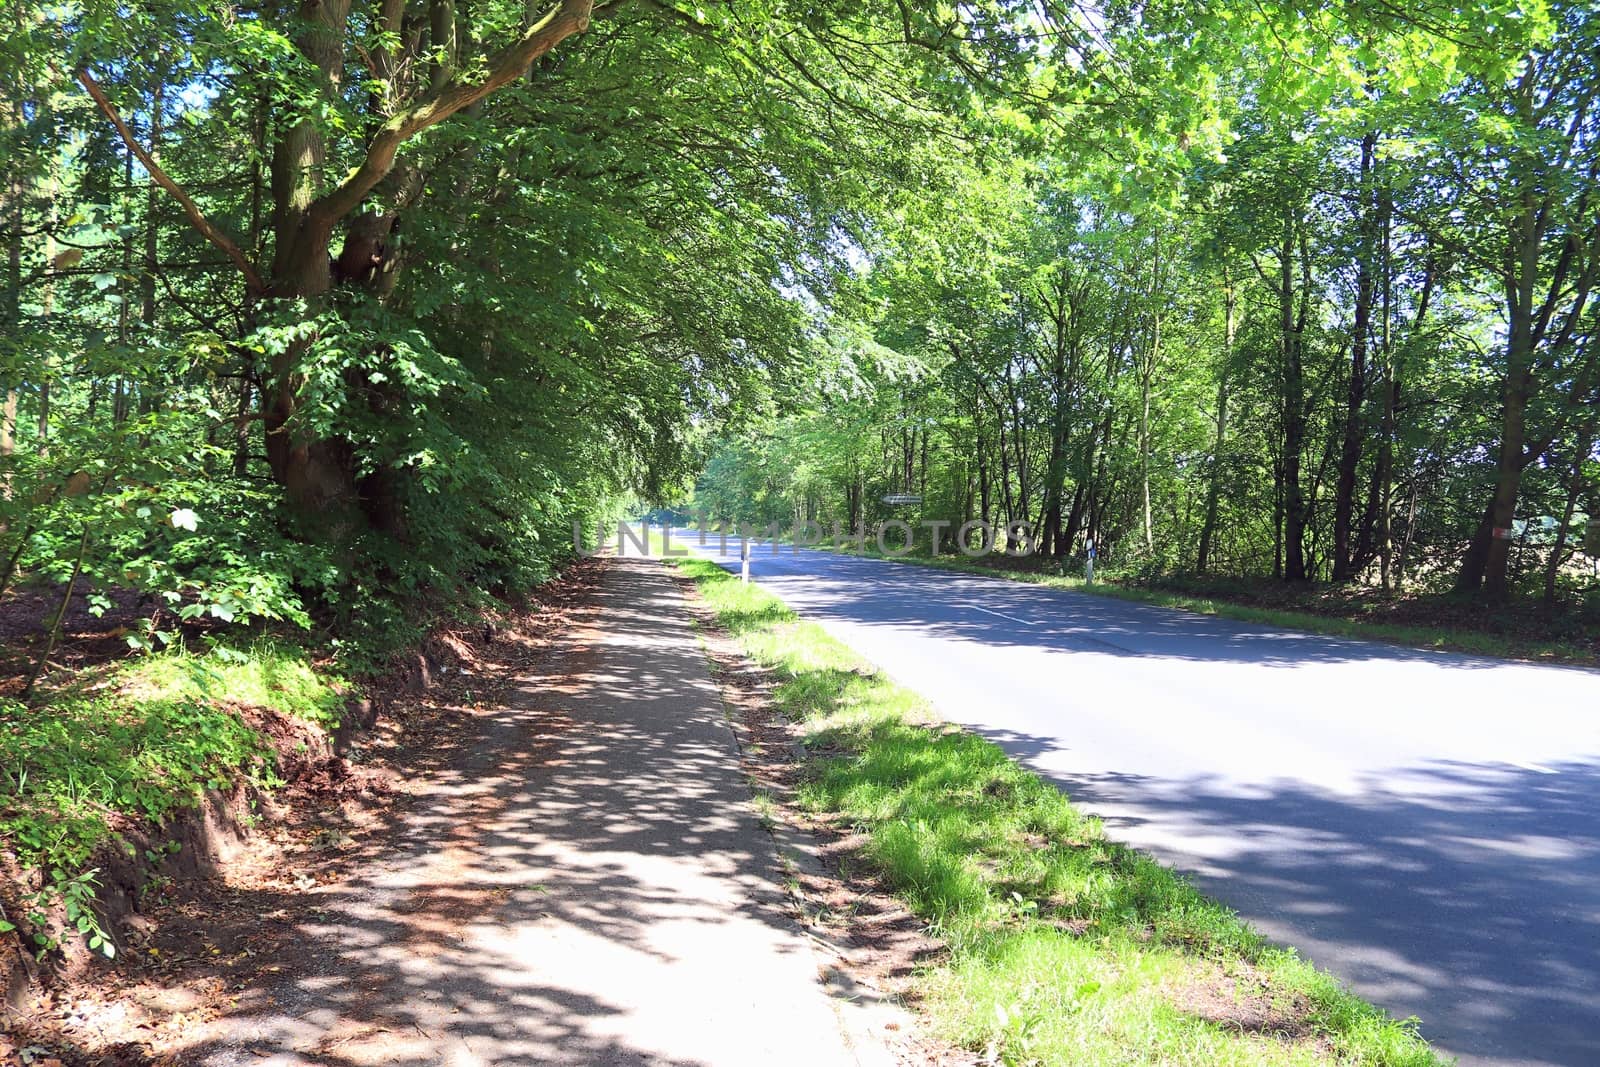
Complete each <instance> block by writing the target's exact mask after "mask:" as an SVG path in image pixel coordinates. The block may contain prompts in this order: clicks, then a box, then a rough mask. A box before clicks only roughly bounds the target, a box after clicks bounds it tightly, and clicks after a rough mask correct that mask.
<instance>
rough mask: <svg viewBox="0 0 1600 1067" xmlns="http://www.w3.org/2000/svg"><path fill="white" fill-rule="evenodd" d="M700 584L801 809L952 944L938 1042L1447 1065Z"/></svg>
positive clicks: (984, 749)
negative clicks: (861, 843) (788, 749)
mask: <svg viewBox="0 0 1600 1067" xmlns="http://www.w3.org/2000/svg"><path fill="white" fill-rule="evenodd" d="M675 563H676V565H677V566H678V567H679V568H680V569H681V570H682V571H683V572H684V573H686V574H687V575H689V576H690V577H692V578H693V579H694V581H695V582H696V583H697V587H698V589H699V591H700V593H701V595H702V596H703V597H704V598H705V600H706V602H707V604H708V605H709V607H710V608H711V609H712V610H714V611H715V612H716V615H717V618H718V620H719V622H720V623H721V625H722V626H723V627H724V628H725V629H726V630H727V631H728V632H729V633H730V634H731V635H732V636H733V637H734V638H736V639H737V640H738V642H739V644H740V646H741V647H742V649H743V651H744V652H745V654H746V655H748V656H750V657H751V658H752V659H753V660H755V661H756V662H757V663H759V664H761V665H763V666H765V667H768V668H770V669H771V670H773V671H774V672H775V674H776V677H777V678H778V685H777V687H776V690H775V695H776V700H777V702H778V704H779V706H780V707H781V708H782V710H783V711H784V712H785V713H786V714H787V715H788V716H790V717H791V718H792V719H793V720H795V721H796V722H798V723H799V724H801V727H802V730H803V739H804V743H805V747H806V748H807V749H808V750H809V752H810V753H811V756H810V759H809V761H808V763H807V766H806V773H805V776H804V782H803V784H802V786H801V788H800V790H799V792H798V797H797V799H798V802H799V803H800V804H801V805H802V806H803V807H805V808H806V809H808V810H810V811H812V812H814V813H816V814H818V815H821V816H826V817H829V818H831V819H832V820H834V821H835V822H836V823H838V824H840V825H842V826H846V827H850V828H852V829H854V830H857V831H859V832H860V833H862V834H863V835H865V837H866V839H867V842H868V843H867V845H866V851H867V857H868V859H869V860H870V861H871V862H872V863H873V864H874V865H875V867H876V869H877V870H878V871H879V873H880V874H881V876H882V877H883V878H884V879H885V880H886V881H887V883H888V884H889V885H890V886H891V887H892V888H893V889H894V891H895V892H896V893H898V894H899V895H900V896H901V898H902V899H903V900H904V901H905V902H906V904H907V905H908V906H909V907H910V908H912V909H913V910H914V911H915V912H916V914H918V915H919V916H920V917H922V918H923V919H925V920H926V921H927V922H928V924H929V926H930V928H931V929H932V930H933V931H934V932H935V933H936V934H938V935H939V936H940V937H941V938H942V939H943V940H944V941H945V943H946V944H947V945H948V946H949V949H950V952H949V955H948V958H947V959H945V960H944V961H943V962H941V963H939V964H937V965H934V966H932V967H930V968H929V969H928V970H927V971H926V972H925V973H924V974H923V975H922V976H921V979H920V983H921V988H920V992H921V993H922V995H923V997H924V1006H925V1008H926V1010H927V1014H928V1018H929V1020H930V1022H931V1024H932V1026H933V1027H934V1028H935V1029H936V1031H938V1032H939V1033H940V1034H941V1035H942V1036H944V1037H945V1038H947V1039H950V1040H953V1041H956V1042H958V1043H960V1044H961V1045H963V1046H965V1047H967V1048H970V1049H974V1050H978V1051H981V1052H984V1053H986V1054H987V1055H989V1056H990V1057H991V1059H992V1060H995V1061H998V1062H1001V1063H1006V1064H1031V1063H1041V1064H1083V1063H1089V1064H1095V1065H1096V1067H1101V1065H1110V1064H1152V1065H1154V1064H1178V1063H1181V1064H1185V1065H1194V1067H1209V1065H1226V1067H1255V1065H1286V1067H1287V1065H1302V1064H1307V1065H1309V1064H1329V1063H1338V1064H1362V1065H1373V1067H1423V1065H1434V1064H1439V1063H1441V1062H1443V1061H1441V1060H1440V1059H1439V1058H1438V1057H1437V1056H1436V1055H1435V1054H1434V1053H1433V1052H1432V1051H1431V1050H1430V1049H1429V1048H1428V1046H1427V1045H1426V1043H1424V1042H1423V1041H1422V1040H1421V1038H1419V1037H1418V1036H1417V1034H1416V1032H1415V1030H1414V1027H1413V1025H1412V1024H1411V1023H1409V1022H1397V1021H1394V1020H1391V1019H1389V1018H1388V1017H1387V1016H1385V1015H1384V1014H1383V1013H1382V1012H1380V1011H1379V1010H1378V1009H1376V1008H1374V1007H1372V1006H1371V1005H1369V1004H1367V1003H1365V1002H1364V1001H1362V1000H1360V999H1359V998H1357V997H1355V996H1353V995H1351V994H1349V993H1347V992H1345V991H1344V990H1342V989H1341V988H1340V987H1339V985H1338V983H1337V982H1336V981H1335V980H1334V979H1333V978H1331V977H1330V976H1328V975H1326V974H1324V973H1322V972H1319V971H1318V970H1316V969H1315V967H1313V966H1312V965H1311V964H1310V963H1308V962H1306V961H1304V960H1302V959H1300V958H1299V957H1298V956H1296V955H1295V953H1294V952H1293V951H1292V950H1287V949H1281V948H1277V947H1274V946H1272V945H1270V944H1268V943H1267V942H1266V941H1265V940H1264V939H1263V938H1262V937H1261V936H1260V935H1259V934H1257V933H1256V932H1255V931H1253V930H1251V929H1250V928H1249V927H1248V926H1246V925H1245V924H1244V923H1243V922H1241V921H1240V920H1239V919H1238V918H1237V917H1236V916H1235V915H1234V914H1233V913H1232V912H1231V911H1229V910H1228V909H1226V908H1224V907H1222V906H1221V905H1219V904H1217V903H1215V902H1213V901H1210V900H1208V899H1206V898H1205V897H1203V896H1202V895H1200V894H1199V893H1198V892H1197V891H1196V890H1194V889H1193V888H1192V887H1191V886H1189V885H1188V884H1187V883H1186V882H1185V881H1183V880H1182V879H1181V878H1180V877H1178V876H1177V875H1175V874H1173V873H1172V872H1170V871H1168V870H1167V869H1165V868H1163V867H1161V866H1160V865H1159V864H1157V863H1155V862H1154V861H1153V860H1151V859H1149V858H1148V857H1146V856H1144V855H1142V854H1140V853H1138V852H1135V851H1133V850H1131V849H1127V848H1125V847H1122V846H1120V845H1118V844H1116V843H1114V842H1112V841H1110V840H1108V839H1107V838H1106V837H1105V834H1104V832H1103V830H1102V828H1101V826H1100V824H1099V822H1098V821H1097V820H1095V819H1092V818H1089V817H1085V816H1083V815H1082V814H1080V813H1079V812H1078V811H1077V810H1076V809H1074V808H1073V806H1072V804H1071V803H1070V802H1069V801H1068V800H1067V798H1066V797H1065V796H1063V795H1062V794H1061V793H1060V792H1059V791H1058V790H1057V789H1055V788H1054V787H1052V786H1050V785H1048V784H1047V783H1045V782H1043V781H1042V780H1041V779H1039V778H1038V777H1037V776H1035V775H1033V774H1032V773H1030V772H1028V771H1025V770H1023V769H1022V768H1021V767H1019V766H1018V765H1017V764H1016V763H1014V762H1013V761H1011V760H1010V759H1009V758H1008V757H1007V756H1006V755H1005V753H1004V752H1002V751H1001V750H1000V749H999V748H998V747H997V746H995V745H993V744H991V743H990V742H988V741H985V740H983V739H981V738H979V737H976V736H974V735H972V734H969V733H966V732H964V731H960V730H957V729H954V728H951V727H948V726H946V725H944V724H942V723H941V722H939V721H938V720H937V718H936V717H935V716H934V715H933V713H932V711H931V709H930V708H929V707H928V706H927V705H926V703H925V702H924V701H923V700H922V699H921V698H919V697H918V696H916V695H915V694H913V693H911V692H909V691H908V690H905V689H903V688H901V687H899V686H896V685H894V684H893V683H892V682H890V681H889V680H888V679H886V678H885V677H884V676H883V675H881V674H880V673H878V672H877V671H876V670H875V669H874V668H873V667H872V666H871V665H870V664H867V663H865V662H863V661H862V660H861V659H860V658H859V657H858V656H856V655H855V654H854V653H852V652H851V651H850V650H849V649H848V648H846V647H844V646H843V645H841V644H840V643H838V642H837V641H835V640H833V639H832V638H830V637H828V636H827V634H826V633H824V632H823V631H822V629H821V628H820V627H818V626H816V625H815V624H813V623H807V622H803V621H801V620H799V619H798V618H797V617H796V616H795V615H794V613H793V612H792V611H790V610H789V609H788V608H787V606H786V605H784V604H783V602H782V601H781V600H779V599H778V598H777V597H774V596H772V595H771V594H770V593H767V592H765V591H764V590H762V589H760V588H759V587H757V586H755V585H753V584H751V585H746V584H743V583H741V582H739V581H738V580H737V579H736V578H735V577H734V576H732V575H730V574H728V573H727V572H725V571H724V570H722V569H721V568H720V567H718V566H716V565H715V564H714V563H712V562H710V561H708V560H704V559H697V558H689V559H680V560H676V561H675Z"/></svg>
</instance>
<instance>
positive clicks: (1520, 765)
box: [1506, 759, 1556, 774]
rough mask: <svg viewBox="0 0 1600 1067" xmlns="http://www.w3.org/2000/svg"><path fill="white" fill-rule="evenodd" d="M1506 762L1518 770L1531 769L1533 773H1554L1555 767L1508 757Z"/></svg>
mask: <svg viewBox="0 0 1600 1067" xmlns="http://www.w3.org/2000/svg"><path fill="white" fill-rule="evenodd" d="M1506 762H1507V763H1509V764H1510V765H1511V766H1513V767H1516V768H1517V769H1518V770H1523V771H1533V772H1534V773H1535V774H1555V773H1556V769H1555V768H1554V767H1546V766H1545V765H1544V764H1542V763H1529V762H1528V761H1527V760H1520V759H1508V760H1506Z"/></svg>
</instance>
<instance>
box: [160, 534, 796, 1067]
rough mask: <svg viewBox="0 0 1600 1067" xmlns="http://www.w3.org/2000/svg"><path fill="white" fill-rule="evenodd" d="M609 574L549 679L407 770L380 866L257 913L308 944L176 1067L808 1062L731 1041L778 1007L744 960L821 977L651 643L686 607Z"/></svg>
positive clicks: (267, 902)
mask: <svg viewBox="0 0 1600 1067" xmlns="http://www.w3.org/2000/svg"><path fill="white" fill-rule="evenodd" d="M610 566H611V567H612V568H616V569H617V571H618V575H619V576H620V580H616V581H614V580H612V577H611V576H608V579H607V582H606V585H605V588H604V590H603V591H601V592H600V593H599V594H597V605H596V612H595V615H594V617H592V618H590V619H589V620H588V623H587V624H586V625H583V626H581V627H580V628H579V629H578V630H577V631H576V632H575V633H574V634H572V635H571V636H570V638H569V639H568V640H566V641H564V642H562V644H561V645H559V646H558V647H557V648H556V649H554V650H553V654H551V655H550V656H549V657H548V659H547V666H546V668H545V670H544V671H543V672H542V673H540V674H538V675H537V676H531V677H528V678H526V679H524V680H522V681H521V682H520V683H519V687H518V695H517V697H516V699H515V700H513V701H511V702H509V706H505V707H499V708H495V709H493V710H490V711H486V712H483V713H481V714H480V717H479V721H478V723H477V724H476V727H475V729H474V734H475V736H474V737H472V738H471V739H470V742H469V744H468V745H467V746H466V747H464V749H463V750H461V751H456V752H452V753H448V754H447V753H438V754H436V755H435V758H434V761H433V763H432V765H431V766H426V767H421V768H419V769H418V773H419V774H421V775H426V776H427V779H428V787H427V790H426V797H425V800H424V802H423V803H421V804H420V805H418V806H417V807H416V808H415V809H414V810H413V811H412V812H411V814H410V815H409V816H408V817H407V819H406V820H405V822H404V825H403V827H402V828H401V830H400V833H399V837H398V841H395V842H391V844H392V845H393V846H394V847H393V849H392V851H389V852H387V853H385V854H377V855H374V856H372V857H371V858H370V860H369V862H366V863H364V864H361V865H358V866H357V867H356V868H355V869H356V871H357V872H358V874H357V876H356V877H354V878H352V879H350V880H348V881H346V882H343V883H338V884H335V885H332V886H329V887H327V888H325V889H323V890H320V891H318V892H316V893H313V894H309V895H308V896H307V897H305V898H303V899H301V900H299V901H294V902H286V901H284V900H282V899H264V900H262V901H261V902H260V906H261V909H262V911H263V913H267V912H270V911H272V910H273V909H275V908H281V907H284V906H285V905H286V904H288V906H291V907H294V908H295V909H296V910H297V919H296V922H295V927H296V931H297V934H298V936H299V939H300V943H299V944H298V945H297V946H293V947H291V948H290V949H288V950H286V951H285V953H284V959H283V961H282V966H283V968H284V970H283V976H282V978H281V980H279V981H277V982H275V983H272V984H270V985H268V986H264V987H261V988H254V989H250V990H247V991H246V992H245V994H244V995H243V996H242V997H241V999H240V1002H239V1007H238V1010H237V1011H236V1012H235V1013H233V1014H232V1015H231V1016H230V1017H228V1018H226V1019H224V1020H221V1021H220V1022H219V1024H217V1025H216V1026H215V1027H213V1029H212V1032H211V1033H210V1034H208V1035H206V1036H205V1038H204V1040H203V1041H201V1042H200V1043H198V1044H197V1045H196V1046H195V1047H193V1048H191V1049H189V1050H188V1051H187V1052H186V1054H185V1055H184V1060H183V1062H186V1063H206V1064H217V1065H222V1064H258V1065H259V1064H306V1063H316V1064H326V1065H335V1067H338V1065H350V1067H354V1065H358V1064H378V1063H382V1064H390V1065H410V1064H415V1065H419V1067H420V1065H423V1064H441V1063H449V1064H458V1063H459V1064H477V1063H535V1062H537V1063H607V1064H627V1063H652V1064H679V1063H682V1064H690V1063H713V1062H737V1061H738V1060H737V1054H736V1053H735V1052H734V1051H733V1050H732V1046H733V1045H734V1044H736V1043H737V1042H739V1041H746V1042H749V1041H752V1040H754V1041H756V1045H755V1046H753V1047H752V1048H750V1049H749V1050H747V1051H748V1052H749V1054H750V1055H753V1056H756V1057H757V1058H762V1057H765V1056H766V1055H767V1053H769V1052H770V1053H771V1054H772V1056H771V1058H770V1059H769V1060H768V1062H805V1060H804V1059H802V1058H801V1057H804V1056H807V1055H810V1054H811V1051H812V1050H810V1049H808V1048H807V1046H806V1043H805V1042H804V1041H802V1042H799V1043H798V1044H797V1045H796V1043H794V1042H792V1041H790V1040H788V1039H787V1038H786V1037H785V1036H784V1035H781V1034H779V1033H776V1032H772V1033H768V1034H765V1035H757V1036H756V1037H754V1038H752V1035H751V1033H750V1032H749V1030H748V1028H745V1027H741V1026H740V1025H737V1022H736V1019H735V1020H733V1021H734V1023H735V1024H734V1025H723V1023H724V1022H725V1020H724V1019H722V1018H721V1016H722V1015H724V1014H727V1015H730V1016H737V1014H738V1013H740V1012H741V1011H745V1012H748V1011H749V1009H751V1008H752V1007H753V1006H755V1005H754V1000H755V999H757V998H758V997H759V996H765V995H776V994H779V993H781V991H778V990H774V991H760V990H743V989H741V984H742V982H743V980H742V979H741V978H740V977H739V976H738V974H737V973H728V974H723V973H722V972H724V971H730V970H733V971H736V969H737V967H738V964H739V961H740V952H741V951H743V950H745V949H747V948H749V946H751V945H752V944H755V945H756V946H758V948H757V950H765V951H767V952H769V953H770V954H771V955H773V956H777V957H782V956H785V955H788V956H792V957H794V958H793V960H792V969H794V970H796V971H797V972H798V973H802V974H804V975H807V976H808V977H809V978H814V975H815V970H814V964H812V963H811V962H810V957H809V954H808V952H807V950H806V946H805V942H804V941H803V939H802V938H800V937H799V936H798V935H797V933H796V929H795V927H794V926H793V923H792V921H791V920H790V919H789V918H788V917H787V916H786V914H785V912H784V910H783V907H782V904H781V900H780V895H779V892H778V890H777V888H776V883H777V875H776V858H775V855H774V854H773V852H772V849H771V845H770V841H769V839H768V838H767V837H766V836H765V835H764V834H763V833H762V832H761V831H760V829H759V827H758V825H757V824H756V822H755V819H754V817H753V815H751V813H750V812H749V811H748V810H747V806H746V805H745V804H743V803H739V802H737V798H739V797H741V796H742V795H743V792H744V790H745V786H744V783H743V781H742V779H741V778H740V775H739V771H738V765H737V760H736V759H735V758H733V756H732V755H731V752H730V746H731V738H730V737H729V735H728V734H727V727H726V724H725V723H724V722H723V721H722V713H721V706H720V703H719V699H718V696H717V693H716V690H715V689H714V687H712V686H711V684H710V682H709V681H708V680H707V677H706V667H705V662H704V659H703V655H702V653H701V651H700V649H699V647H698V645H697V643H696V642H695V641H694V640H693V638H692V636H690V637H688V639H685V636H686V635H687V633H688V631H687V630H686V629H684V628H683V626H682V624H681V623H675V624H674V625H666V624H665V623H664V622H663V620H664V619H666V618H668V617H669V616H671V615H672V613H675V612H676V613H679V614H680V615H681V612H682V605H681V601H679V600H678V594H677V592H676V591H675V590H674V589H673V587H672V586H671V584H670V582H667V581H666V580H664V579H657V580H655V581H653V582H650V583H647V584H645V585H643V586H641V585H640V584H638V583H637V582H636V581H633V580H632V579H634V578H637V577H638V575H637V573H636V572H633V571H630V568H643V567H652V566H653V565H652V564H647V563H635V562H631V561H614V562H613V563H611V564H610ZM630 576H631V577H630ZM730 798H735V802H732V803H730ZM724 961H725V965H724ZM818 1003H819V1005H821V1004H822V1001H821V999H820V997H819V998H818ZM821 1010H823V1011H824V1012H825V1011H826V1009H825V1008H822V1009H821ZM763 1042H765V1044H763ZM785 1045H795V1048H794V1049H793V1051H792V1052H785V1051H784V1048H783V1046H785ZM750 1062H753V1061H750Z"/></svg>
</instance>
